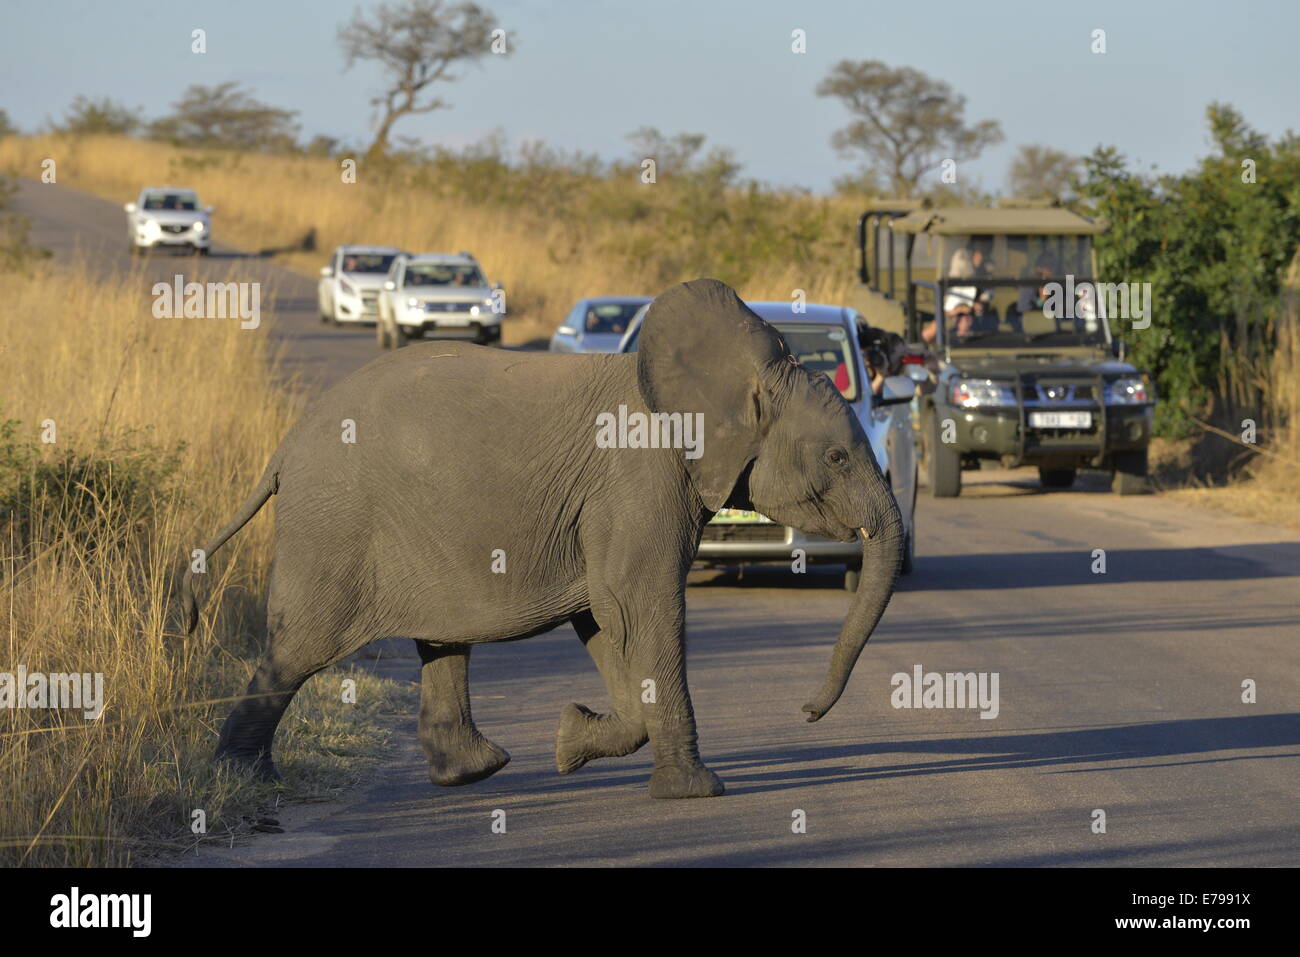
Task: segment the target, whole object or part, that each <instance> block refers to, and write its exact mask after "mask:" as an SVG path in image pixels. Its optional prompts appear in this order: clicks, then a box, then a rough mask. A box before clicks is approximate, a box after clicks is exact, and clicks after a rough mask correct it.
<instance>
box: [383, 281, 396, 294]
mask: <svg viewBox="0 0 1300 957" xmlns="http://www.w3.org/2000/svg"><path fill="white" fill-rule="evenodd" d="M384 288H385V289H387V290H388V291H389V292H392V291H393V290H394V289H396V288H397V283H395V282H393V281H392V280H391V279H385V280H384Z"/></svg>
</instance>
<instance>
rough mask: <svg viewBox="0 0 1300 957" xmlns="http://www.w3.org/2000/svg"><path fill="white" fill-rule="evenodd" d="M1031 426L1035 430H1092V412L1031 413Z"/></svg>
mask: <svg viewBox="0 0 1300 957" xmlns="http://www.w3.org/2000/svg"><path fill="white" fill-rule="evenodd" d="M1029 424H1030V425H1031V426H1032V427H1033V428H1035V429H1090V428H1092V413H1091V412H1030V413H1029Z"/></svg>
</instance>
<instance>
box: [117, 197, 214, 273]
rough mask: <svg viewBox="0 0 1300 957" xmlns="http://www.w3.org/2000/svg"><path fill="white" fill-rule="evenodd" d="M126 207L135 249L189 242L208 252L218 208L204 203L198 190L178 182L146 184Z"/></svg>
mask: <svg viewBox="0 0 1300 957" xmlns="http://www.w3.org/2000/svg"><path fill="white" fill-rule="evenodd" d="M122 208H123V209H125V210H126V234H127V237H128V238H129V239H130V241H131V253H132V254H133V255H134V254H136V253H139V252H140V251H141V250H148V249H153V248H155V247H157V246H185V247H188V248H190V249H192V250H194V251H195V252H197V253H200V254H201V255H204V256H206V255H207V254H208V250H209V249H210V248H211V245H212V222H211V220H209V218H208V217H209V216H211V215H212V213H213V212H215V210H214V209H213V208H212V207H211V206H200V205H199V196H198V193H196V192H194V190H192V189H183V188H180V187H176V186H146V187H145V188H144V189H142V190H140V198H139V199H137V200H136V201H135V202H134V203H127V204H126V205H125V206H123V207H122Z"/></svg>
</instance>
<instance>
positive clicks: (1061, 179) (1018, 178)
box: [1007, 143, 1082, 200]
mask: <svg viewBox="0 0 1300 957" xmlns="http://www.w3.org/2000/svg"><path fill="white" fill-rule="evenodd" d="M1081 172H1082V163H1081V161H1080V159H1079V157H1077V156H1071V155H1070V154H1069V153H1064V152H1062V151H1061V150H1057V149H1052V147H1050V146H1039V145H1038V144H1036V143H1027V144H1025V145H1024V146H1022V147H1020V152H1019V153H1017V154H1016V158H1015V159H1013V160H1012V161H1011V169H1010V172H1009V173H1008V175H1007V186H1008V187H1009V188H1010V190H1011V193H1012V195H1013V196H1021V197H1024V198H1025V199H1060V200H1067V199H1070V198H1072V197H1073V191H1074V185H1073V184H1074V181H1075V180H1077V179H1078V178H1079V175H1080V173H1081Z"/></svg>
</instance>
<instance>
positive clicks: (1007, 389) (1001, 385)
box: [952, 379, 1016, 409]
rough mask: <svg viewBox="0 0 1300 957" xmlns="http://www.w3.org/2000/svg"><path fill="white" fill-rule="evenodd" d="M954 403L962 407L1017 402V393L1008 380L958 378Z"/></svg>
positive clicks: (953, 396)
mask: <svg viewBox="0 0 1300 957" xmlns="http://www.w3.org/2000/svg"><path fill="white" fill-rule="evenodd" d="M952 404H953V405H955V406H957V407H958V408H961V409H974V408H979V407H982V406H999V405H1010V406H1014V405H1015V404H1016V393H1015V390H1014V389H1013V388H1012V387H1011V385H1010V383H1007V382H994V381H993V380H992V379H958V380H957V381H956V383H954V384H953V387H952Z"/></svg>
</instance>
